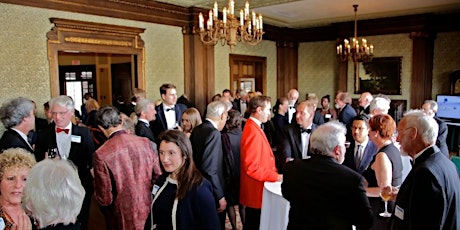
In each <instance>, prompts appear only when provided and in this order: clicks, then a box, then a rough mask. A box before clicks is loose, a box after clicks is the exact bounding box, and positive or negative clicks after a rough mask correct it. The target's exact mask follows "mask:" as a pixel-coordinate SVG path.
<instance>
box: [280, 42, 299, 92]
mask: <svg viewBox="0 0 460 230" xmlns="http://www.w3.org/2000/svg"><path fill="white" fill-rule="evenodd" d="M276 56H277V57H276V66H277V71H276V92H277V94H276V95H277V97H278V98H279V97H286V95H287V93H288V92H289V90H290V89H298V62H299V61H298V57H299V44H298V43H296V42H287V41H285V42H277V43H276Z"/></svg>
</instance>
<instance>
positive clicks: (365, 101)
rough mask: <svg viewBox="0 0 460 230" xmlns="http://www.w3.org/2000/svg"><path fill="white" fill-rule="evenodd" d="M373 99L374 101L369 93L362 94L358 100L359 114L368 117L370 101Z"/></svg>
mask: <svg viewBox="0 0 460 230" xmlns="http://www.w3.org/2000/svg"><path fill="white" fill-rule="evenodd" d="M373 99H374V97H373V96H372V94H371V93H369V92H364V93H362V94H361V96H360V97H359V99H358V104H359V114H367V115H369V113H370V108H369V105H370V104H371V101H372V100H373Z"/></svg>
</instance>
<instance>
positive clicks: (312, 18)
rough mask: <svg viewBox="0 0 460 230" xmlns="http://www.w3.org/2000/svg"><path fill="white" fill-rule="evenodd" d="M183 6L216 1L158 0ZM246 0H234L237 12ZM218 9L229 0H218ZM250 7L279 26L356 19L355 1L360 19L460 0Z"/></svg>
mask: <svg viewBox="0 0 460 230" xmlns="http://www.w3.org/2000/svg"><path fill="white" fill-rule="evenodd" d="M158 2H165V3H170V4H174V5H179V6H184V7H191V6H195V7H200V8H206V9H211V8H212V7H213V4H214V0H159V1H158ZM244 2H245V0H235V12H238V11H239V9H242V8H243V6H244ZM217 3H218V6H219V11H222V9H223V7H224V6H227V5H228V0H217ZM249 4H250V7H251V10H254V11H255V12H256V13H257V14H259V13H261V14H262V15H263V17H264V23H268V24H271V25H274V26H279V27H289V28H308V27H318V26H326V25H329V24H331V23H335V22H345V21H353V18H354V10H353V4H358V5H359V7H358V13H357V15H358V20H360V19H374V18H386V17H394V16H403V15H412V14H422V13H435V14H437V13H449V12H458V11H460V0H361V1H357V0H249Z"/></svg>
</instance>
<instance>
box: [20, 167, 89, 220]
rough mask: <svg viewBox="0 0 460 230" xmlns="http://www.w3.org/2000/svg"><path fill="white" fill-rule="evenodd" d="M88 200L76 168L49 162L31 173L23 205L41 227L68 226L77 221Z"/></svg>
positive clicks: (23, 197) (25, 189)
mask: <svg viewBox="0 0 460 230" xmlns="http://www.w3.org/2000/svg"><path fill="white" fill-rule="evenodd" d="M84 197H85V189H84V188H83V186H82V185H81V182H80V178H79V177H78V173H77V169H76V168H75V167H73V166H72V165H71V164H70V163H69V162H68V161H64V160H51V159H45V160H43V161H40V162H39V163H37V164H36V165H35V166H34V167H32V169H31V170H30V172H29V175H28V177H27V182H26V186H25V188H24V194H23V196H22V205H23V207H24V209H25V210H26V211H27V212H28V213H30V214H31V216H32V217H33V218H35V219H36V220H37V221H38V222H39V224H40V226H41V227H46V226H49V225H53V224H58V223H63V224H64V225H68V224H69V223H74V222H75V221H76V219H77V215H78V213H80V209H81V205H82V204H83V198H84Z"/></svg>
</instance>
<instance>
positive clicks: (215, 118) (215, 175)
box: [190, 101, 228, 229]
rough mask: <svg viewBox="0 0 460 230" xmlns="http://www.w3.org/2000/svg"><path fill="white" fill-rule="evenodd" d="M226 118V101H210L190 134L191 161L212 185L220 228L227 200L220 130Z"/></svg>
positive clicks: (222, 227) (222, 225)
mask: <svg viewBox="0 0 460 230" xmlns="http://www.w3.org/2000/svg"><path fill="white" fill-rule="evenodd" d="M227 118H228V114H227V105H226V103H225V102H223V101H214V102H211V103H209V105H208V106H207V113H206V119H205V120H204V121H203V123H201V124H200V125H198V126H197V127H195V128H194V129H193V131H192V134H191V135H190V142H191V143H192V148H193V161H194V162H195V165H196V167H197V168H198V169H199V170H200V172H201V174H203V176H204V177H205V178H206V179H207V180H209V181H210V182H211V184H212V187H213V193H214V198H215V199H216V203H217V212H219V219H220V224H221V229H225V214H226V213H225V208H226V206H227V201H226V200H225V197H224V191H225V188H224V185H225V181H224V171H223V167H224V164H223V150H222V139H221V134H220V131H221V130H222V129H223V128H224V126H225V123H226V121H227Z"/></svg>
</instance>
